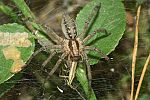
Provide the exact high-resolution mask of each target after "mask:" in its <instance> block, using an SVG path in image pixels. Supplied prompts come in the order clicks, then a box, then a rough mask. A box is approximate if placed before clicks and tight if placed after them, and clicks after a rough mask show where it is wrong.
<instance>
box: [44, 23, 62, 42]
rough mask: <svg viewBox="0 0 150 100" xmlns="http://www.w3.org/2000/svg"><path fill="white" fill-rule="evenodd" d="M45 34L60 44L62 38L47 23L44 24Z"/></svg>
mask: <svg viewBox="0 0 150 100" xmlns="http://www.w3.org/2000/svg"><path fill="white" fill-rule="evenodd" d="M44 30H45V34H46V35H47V36H48V37H49V38H50V39H52V41H54V42H55V43H56V44H60V43H61V42H62V41H63V38H62V37H60V36H59V35H57V34H56V33H55V32H54V31H53V30H52V29H51V28H49V27H48V26H47V25H45V26H44Z"/></svg>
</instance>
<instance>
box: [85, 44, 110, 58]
mask: <svg viewBox="0 0 150 100" xmlns="http://www.w3.org/2000/svg"><path fill="white" fill-rule="evenodd" d="M85 49H86V50H90V51H96V52H98V53H99V54H100V55H101V56H102V57H104V58H105V59H106V60H109V57H108V56H107V55H105V54H104V53H103V52H102V51H101V50H100V49H98V48H96V47H91V46H85Z"/></svg>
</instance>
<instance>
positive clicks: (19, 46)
mask: <svg viewBox="0 0 150 100" xmlns="http://www.w3.org/2000/svg"><path fill="white" fill-rule="evenodd" d="M34 45H35V44H34V39H33V37H32V35H31V33H30V32H29V31H28V30H27V29H26V28H25V27H24V26H21V25H18V24H16V23H13V24H4V25H1V26H0V84H1V83H4V82H5V81H7V80H8V79H10V78H11V77H12V76H14V74H15V73H17V72H19V71H20V70H21V69H23V68H22V67H23V65H24V64H25V63H26V62H27V60H28V59H29V58H30V56H31V55H32V53H33V51H34Z"/></svg>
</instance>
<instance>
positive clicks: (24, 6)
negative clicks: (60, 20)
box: [12, 0, 35, 19]
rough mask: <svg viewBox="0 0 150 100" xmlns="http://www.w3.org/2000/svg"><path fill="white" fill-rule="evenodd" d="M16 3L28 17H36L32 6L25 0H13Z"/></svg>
mask: <svg viewBox="0 0 150 100" xmlns="http://www.w3.org/2000/svg"><path fill="white" fill-rule="evenodd" d="M12 1H13V2H14V3H15V5H16V6H17V7H18V8H19V10H21V11H22V13H23V15H25V17H26V18H31V19H35V16H34V14H33V13H32V12H31V10H30V8H29V7H28V6H27V4H26V3H25V1H24V0H12Z"/></svg>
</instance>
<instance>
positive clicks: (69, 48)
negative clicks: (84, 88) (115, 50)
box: [27, 4, 109, 85]
mask: <svg viewBox="0 0 150 100" xmlns="http://www.w3.org/2000/svg"><path fill="white" fill-rule="evenodd" d="M100 7H101V4H97V5H96V6H95V7H94V8H93V9H92V11H91V13H90V15H89V16H88V18H87V20H86V22H85V24H84V28H83V30H82V33H81V34H79V35H77V29H76V28H77V27H76V22H75V20H74V19H72V18H71V17H70V16H69V15H68V14H67V13H64V14H63V18H62V22H61V27H62V32H63V34H64V36H65V38H62V37H60V36H58V35H57V34H56V33H55V32H53V31H52V30H50V29H46V32H45V34H46V35H48V36H49V38H51V40H52V41H54V42H55V43H56V44H55V45H53V46H52V47H50V55H49V57H48V58H47V59H46V60H45V61H44V62H43V64H42V66H45V65H46V64H47V63H48V62H49V61H50V60H51V59H52V58H53V57H54V55H55V54H57V53H62V54H61V56H60V58H59V60H58V61H57V62H56V64H55V66H54V67H53V68H52V70H51V71H50V73H49V76H51V75H52V74H53V73H54V72H55V71H56V70H57V68H58V67H59V65H60V64H61V62H62V61H63V59H67V65H68V67H69V68H70V70H69V76H68V85H71V83H72V81H73V79H74V75H75V71H76V67H77V63H78V61H79V60H80V59H81V60H82V61H84V63H85V65H86V68H87V76H88V80H89V84H90V83H91V79H92V75H91V68H90V64H89V58H88V56H87V51H96V52H98V53H99V54H100V55H101V56H103V57H104V58H105V59H106V60H108V59H109V58H108V57H107V56H106V55H105V54H103V53H102V51H100V50H99V49H97V48H96V47H92V46H87V45H85V42H86V41H88V40H89V39H91V38H92V37H93V36H94V35H95V34H96V33H98V32H103V33H105V34H108V32H107V31H106V29H102V28H99V29H97V30H95V31H94V32H93V33H91V34H89V35H87V36H86V37H85V38H83V39H82V37H83V36H85V34H86V32H87V30H88V28H89V26H90V22H92V21H93V19H94V18H96V16H97V14H98V13H99V10H100ZM27 27H28V28H29V29H30V30H31V27H29V25H28V26H27ZM36 32H37V31H36ZM47 48H48V47H46V46H43V47H41V48H40V49H39V50H37V51H36V52H34V53H33V55H32V57H33V56H35V55H37V54H38V53H39V52H41V51H43V50H46V49H47Z"/></svg>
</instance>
